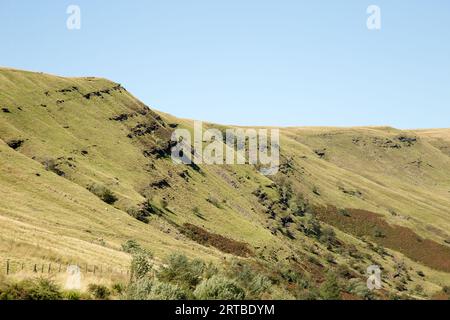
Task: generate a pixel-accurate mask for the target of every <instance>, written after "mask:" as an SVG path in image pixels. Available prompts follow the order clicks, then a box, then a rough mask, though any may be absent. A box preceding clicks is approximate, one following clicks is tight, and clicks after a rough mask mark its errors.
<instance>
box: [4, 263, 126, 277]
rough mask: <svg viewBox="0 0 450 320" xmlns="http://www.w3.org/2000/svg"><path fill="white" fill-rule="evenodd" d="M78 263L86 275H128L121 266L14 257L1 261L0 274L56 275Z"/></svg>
mask: <svg viewBox="0 0 450 320" xmlns="http://www.w3.org/2000/svg"><path fill="white" fill-rule="evenodd" d="M72 265H76V266H78V268H79V269H80V271H81V272H82V273H83V274H85V275H93V276H95V275H97V276H101V275H104V276H106V275H117V276H119V275H121V276H127V275H128V274H129V270H128V269H126V268H121V267H111V266H106V265H97V264H89V263H58V262H53V263H51V262H48V263H42V262H41V263H32V262H21V261H15V260H13V259H6V260H4V261H2V262H1V263H0V268H1V269H0V274H3V275H6V276H10V275H14V274H18V273H33V274H36V275H44V274H48V275H52V274H54V275H56V274H62V273H66V272H67V268H68V267H69V266H72Z"/></svg>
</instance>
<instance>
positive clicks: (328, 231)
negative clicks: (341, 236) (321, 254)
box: [319, 227, 337, 246]
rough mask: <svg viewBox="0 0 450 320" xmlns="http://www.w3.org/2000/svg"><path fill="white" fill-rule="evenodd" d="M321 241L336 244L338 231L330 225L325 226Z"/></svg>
mask: <svg viewBox="0 0 450 320" xmlns="http://www.w3.org/2000/svg"><path fill="white" fill-rule="evenodd" d="M319 240H320V242H322V243H325V244H327V245H331V246H332V245H335V244H336V243H337V239H336V233H335V232H334V230H333V229H332V228H330V227H325V228H323V229H322V231H321V235H320V239H319Z"/></svg>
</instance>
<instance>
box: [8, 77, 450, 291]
mask: <svg viewBox="0 0 450 320" xmlns="http://www.w3.org/2000/svg"><path fill="white" fill-rule="evenodd" d="M205 125H206V126H208V127H216V128H219V129H224V127H223V126H218V125H215V124H205ZM175 128H186V129H189V130H193V122H192V121H191V120H185V119H178V118H175V117H173V116H171V115H168V114H164V113H161V112H158V111H155V110H153V109H150V108H148V107H147V106H145V105H144V104H143V103H142V102H140V101H138V100H137V99H136V98H134V97H133V96H132V95H131V94H130V93H129V92H127V91H126V89H125V88H123V87H122V86H121V85H119V84H117V83H113V82H111V81H108V80H106V79H99V78H62V77H56V76H51V75H46V74H41V73H31V72H25V71H18V70H11V69H0V190H1V192H2V195H3V196H2V197H1V199H0V229H1V233H0V237H1V238H2V239H1V240H2V241H1V242H0V262H1V261H6V260H7V259H10V260H11V261H18V262H23V263H27V264H29V263H31V264H33V263H43V262H52V261H53V262H55V263H61V262H62V263H79V264H83V263H89V264H98V265H108V266H111V265H113V266H117V267H121V268H128V266H129V263H130V256H129V254H127V253H125V252H124V251H123V250H122V247H121V245H122V244H123V243H124V242H126V241H127V240H130V239H132V240H135V241H137V242H139V243H140V244H141V245H142V246H143V247H145V248H146V249H149V250H151V251H152V252H153V253H154V255H155V260H156V261H157V262H158V263H160V262H161V261H162V260H163V259H164V258H165V257H167V255H169V254H170V253H173V252H181V253H184V254H186V255H187V256H189V257H192V258H200V259H202V260H205V261H212V262H214V263H217V264H220V262H221V261H224V259H225V261H232V260H234V259H240V260H241V261H245V262H246V263H251V264H252V265H253V266H254V267H255V268H257V269H258V270H263V271H264V272H267V273H270V272H272V273H277V274H279V276H280V279H282V280H280V282H279V283H278V284H277V286H276V289H273V291H272V293H271V295H269V296H268V297H269V298H270V297H283V298H299V297H300V296H299V294H298V292H299V291H301V288H300V287H301V286H300V284H299V283H298V281H291V280H289V279H290V278H289V276H286V273H289V272H290V273H295V274H301V275H302V276H305V277H308V279H310V281H312V282H314V283H317V284H320V283H321V282H323V280H324V277H325V274H326V273H327V272H329V271H330V270H331V271H333V272H335V273H337V274H339V278H340V279H341V281H342V282H343V283H345V282H346V281H347V280H348V279H350V278H353V279H358V280H359V281H362V282H364V281H365V279H366V274H365V271H366V268H367V267H368V266H369V265H372V264H379V265H381V266H382V267H383V278H382V279H383V284H384V290H382V291H380V292H378V293H377V295H378V297H380V298H386V297H388V295H389V294H405V293H406V294H408V295H409V296H410V297H415V298H429V297H431V296H433V295H434V294H436V293H438V292H439V291H440V290H441V288H442V287H443V286H446V285H450V152H449V150H450V129H436V130H420V131H401V130H397V129H394V128H387V127H386V128H384V127H383V128H382V127H379V128H378V127H373V128H283V129H281V141H280V146H281V162H282V164H281V168H280V172H279V173H278V174H277V175H276V176H273V177H265V176H262V175H261V174H259V173H258V171H257V170H256V169H255V168H254V167H252V166H249V165H225V166H208V165H200V166H185V165H175V164H174V163H172V161H171V159H170V143H169V139H170V136H171V133H172V131H173V130H174V129H175ZM317 228H318V230H319V232H316V231H317ZM343 269H345V270H347V271H348V272H343V271H342V270H343ZM286 270H289V272H286ZM419 286H420V288H422V290H418V289H417V288H419ZM342 291H343V292H342V294H343V296H344V297H352V296H354V295H355V294H354V293H353V292H351V290H349V289H346V288H342Z"/></svg>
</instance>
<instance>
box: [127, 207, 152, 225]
mask: <svg viewBox="0 0 450 320" xmlns="http://www.w3.org/2000/svg"><path fill="white" fill-rule="evenodd" d="M127 213H128V214H129V215H130V216H132V217H133V218H135V219H136V220H139V221H141V222H144V223H148V217H149V216H148V214H147V213H146V212H144V211H142V210H141V209H138V208H135V207H133V208H128V209H127Z"/></svg>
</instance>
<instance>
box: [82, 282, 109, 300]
mask: <svg viewBox="0 0 450 320" xmlns="http://www.w3.org/2000/svg"><path fill="white" fill-rule="evenodd" d="M88 292H89V293H90V294H92V296H93V297H94V298H95V299H97V300H108V299H109V297H110V295H111V291H110V290H109V289H108V287H106V286H104V285H101V284H95V283H91V284H90V285H89V286H88Z"/></svg>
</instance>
